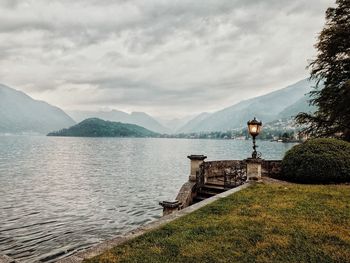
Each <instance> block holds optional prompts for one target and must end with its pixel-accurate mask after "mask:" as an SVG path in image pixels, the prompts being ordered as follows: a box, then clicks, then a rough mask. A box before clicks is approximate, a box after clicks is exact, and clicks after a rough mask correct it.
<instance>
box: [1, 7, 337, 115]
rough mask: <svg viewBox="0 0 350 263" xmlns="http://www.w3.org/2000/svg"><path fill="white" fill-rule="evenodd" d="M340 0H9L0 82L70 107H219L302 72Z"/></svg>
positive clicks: (3, 12)
mask: <svg viewBox="0 0 350 263" xmlns="http://www.w3.org/2000/svg"><path fill="white" fill-rule="evenodd" d="M332 4H333V1H332V0H321V1H320V0H301V1H287V0H285V1H280V0H266V1H262V0H261V1H259V0H256V1H243V0H221V1H217V0H215V1H214V0H203V1H185V0H182V1H180V0H179V1H165V0H152V1H141V0H139V1H138V0H129V1H126V0H123V1H112V0H110V1H109V0H77V1H70V0H54V1H50V4H49V3H48V1H46V0H28V1H13V0H11V1H8V0H7V1H5V0H3V1H1V3H0V48H1V54H0V77H1V79H0V82H6V83H8V84H12V85H14V86H16V87H18V88H22V89H23V90H24V91H26V92H29V93H32V94H34V95H38V96H39V97H40V98H41V99H47V100H48V101H49V102H52V103H54V104H57V105H58V106H62V107H64V108H65V107H68V108H71V107H74V108H79V107H80V106H79V105H84V106H86V105H98V106H104V105H107V104H108V106H110V105H114V104H115V105H117V104H121V103H123V104H124V105H129V107H130V108H132V106H133V105H137V106H138V108H139V109H140V108H142V105H145V107H146V106H147V109H149V108H150V107H151V106H153V107H154V108H162V109H164V108H167V107H166V105H168V104H169V101H172V102H173V103H171V106H169V107H168V110H169V111H172V112H176V111H178V110H183V111H186V109H188V110H191V111H192V110H195V111H207V110H208V109H207V108H205V107H208V106H210V105H214V106H212V107H211V108H215V105H217V107H216V108H218V109H219V108H221V107H222V105H224V106H228V105H229V104H230V103H234V102H237V101H238V100H239V99H240V97H239V96H241V98H246V97H252V96H254V94H261V93H263V92H264V91H265V92H267V91H270V90H272V89H273V88H282V87H283V85H286V84H290V82H293V81H297V80H299V79H300V78H304V77H305V76H306V75H307V72H306V71H305V66H306V59H309V58H311V57H312V55H313V54H314V49H313V46H312V44H313V43H314V42H315V36H316V33H317V32H319V31H320V30H321V27H322V25H323V21H324V11H325V9H326V8H327V7H328V6H330V5H332ZM311 7H312V8H311ZM273 85H276V86H274V87H273ZM86 91H89V92H90V93H89V94H90V96H89V97H86V96H84V92H86ZM68 93H71V94H74V95H73V97H79V98H77V99H76V101H74V100H73V98H69V96H67V94H68ZM79 94H81V96H79ZM94 94H95V95H94ZM67 97H68V98H67ZM60 98H61V99H60Z"/></svg>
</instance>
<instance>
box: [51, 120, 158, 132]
mask: <svg viewBox="0 0 350 263" xmlns="http://www.w3.org/2000/svg"><path fill="white" fill-rule="evenodd" d="M157 135H158V134H157V133H155V132H152V131H150V130H147V129H145V128H143V127H141V126H138V125H135V124H127V123H121V122H111V121H104V120H101V119H98V118H90V119H86V120H84V121H82V122H80V123H78V124H77V125H74V126H72V127H70V128H68V129H63V130H60V131H56V132H50V133H49V134H48V135H47V136H70V137H156V136H157Z"/></svg>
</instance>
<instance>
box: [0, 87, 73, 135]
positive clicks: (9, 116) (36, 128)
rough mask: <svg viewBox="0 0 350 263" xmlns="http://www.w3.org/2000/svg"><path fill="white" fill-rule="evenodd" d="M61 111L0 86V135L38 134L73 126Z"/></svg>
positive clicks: (70, 120) (71, 121)
mask: <svg viewBox="0 0 350 263" xmlns="http://www.w3.org/2000/svg"><path fill="white" fill-rule="evenodd" d="M74 124H75V122H74V120H73V119H72V118H71V117H69V116H68V115H67V114H66V113H65V112H64V111H63V110H61V109H59V108H57V107H55V106H52V105H50V104H48V103H46V102H43V101H38V100H34V99H32V98H31V97H29V96H28V95H26V94H25V93H23V92H21V91H18V90H15V89H12V88H10V87H7V86H5V85H2V84H0V133H15V134H21V133H40V134H46V133H48V132H49V131H52V130H57V129H62V128H64V127H69V126H71V125H74Z"/></svg>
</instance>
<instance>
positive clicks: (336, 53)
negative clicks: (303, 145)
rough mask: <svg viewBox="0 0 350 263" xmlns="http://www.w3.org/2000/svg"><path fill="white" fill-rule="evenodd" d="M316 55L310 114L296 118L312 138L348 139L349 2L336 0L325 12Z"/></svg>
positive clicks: (349, 73) (313, 65)
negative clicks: (313, 109)
mask: <svg viewBox="0 0 350 263" xmlns="http://www.w3.org/2000/svg"><path fill="white" fill-rule="evenodd" d="M315 48H316V49H317V56H316V58H315V60H313V61H311V63H310V64H309V68H310V69H311V76H310V79H314V80H316V87H315V88H314V90H313V91H311V92H310V95H311V100H310V105H314V106H316V108H317V110H316V111H315V112H314V113H313V114H308V113H299V114H298V115H297V116H296V121H297V122H298V123H299V124H304V125H305V128H304V130H303V132H305V133H306V134H308V135H310V136H314V137H334V136H336V135H340V136H342V137H343V139H345V140H346V141H350V1H349V0H337V1H336V7H335V8H328V9H327V11H326V23H325V26H324V28H323V30H322V31H321V33H320V35H319V37H318V43H316V45H315Z"/></svg>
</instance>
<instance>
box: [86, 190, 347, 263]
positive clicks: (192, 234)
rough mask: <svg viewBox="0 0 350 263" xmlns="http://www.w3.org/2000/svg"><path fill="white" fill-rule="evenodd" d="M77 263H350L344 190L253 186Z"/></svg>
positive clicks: (345, 193)
mask: <svg viewBox="0 0 350 263" xmlns="http://www.w3.org/2000/svg"><path fill="white" fill-rule="evenodd" d="M84 262H90V263H91V262H152V263H153V262H162V263H164V262H191V263H192V262H200V263H204V262H317V263H321V262H350V185H326V186H323V185H314V186H311V185H297V184H279V183H264V184H258V185H254V186H252V187H249V188H247V189H245V190H243V191H241V192H238V193H236V194H233V195H231V196H229V197H227V198H224V199H221V200H218V201H216V202H214V203H212V204H210V205H208V206H206V207H204V208H202V209H200V210H197V211H196V212H194V213H192V214H189V215H187V216H184V217H182V218H179V219H177V220H176V221H173V222H172V223H169V224H167V225H165V226H164V227H161V228H159V229H157V230H154V231H152V232H149V233H147V234H145V235H143V236H140V237H138V238H135V239H133V240H131V241H129V242H126V243H124V244H123V245H120V246H118V247H115V248H113V249H111V250H109V251H107V252H105V253H103V254H102V255H100V256H98V257H95V258H92V259H90V260H86V261H84Z"/></svg>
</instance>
